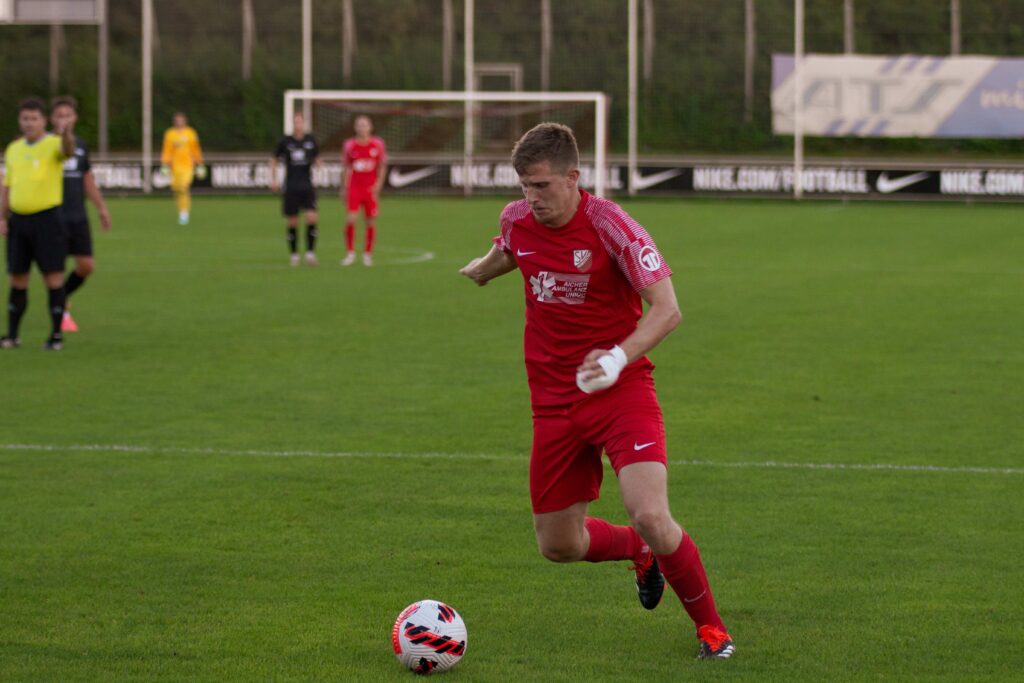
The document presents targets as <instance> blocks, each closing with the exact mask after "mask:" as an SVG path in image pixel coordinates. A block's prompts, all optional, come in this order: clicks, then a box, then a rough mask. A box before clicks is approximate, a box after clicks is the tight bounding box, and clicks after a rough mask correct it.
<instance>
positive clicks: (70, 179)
mask: <svg viewBox="0 0 1024 683" xmlns="http://www.w3.org/2000/svg"><path fill="white" fill-rule="evenodd" d="M90 168H92V166H91V165H90V164H89V148H88V146H86V144H85V140H83V139H82V138H79V137H76V138H75V155H74V156H73V157H71V158H69V159H67V160H65V161H64V203H63V204H61V207H60V211H61V215H62V216H63V217H64V220H65V221H84V220H86V213H85V174H86V172H88V171H89V169H90Z"/></svg>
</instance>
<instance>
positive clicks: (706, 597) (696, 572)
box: [657, 531, 725, 631]
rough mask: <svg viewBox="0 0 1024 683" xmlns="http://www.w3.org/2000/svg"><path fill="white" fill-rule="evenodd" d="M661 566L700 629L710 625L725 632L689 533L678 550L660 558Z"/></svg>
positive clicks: (684, 536) (662, 571) (698, 553)
mask: <svg viewBox="0 0 1024 683" xmlns="http://www.w3.org/2000/svg"><path fill="white" fill-rule="evenodd" d="M657 558H658V564H659V565H660V566H661V573H662V574H664V575H665V580H666V581H668V583H669V585H670V586H672V590H674V591H675V592H676V595H677V596H679V600H680V602H682V603H683V609H685V610H686V613H687V614H689V615H690V618H691V619H693V623H694V624H696V625H697V627H698V628H700V627H701V626H706V625H711V626H714V627H716V628H720V629H722V630H723V631H724V630H725V624H723V623H722V618H721V617H720V616H718V610H717V609H715V599H714V598H713V597H712V596H711V587H710V586H709V585H708V577H707V575H706V574H705V573H704V565H703V563H701V561H700V552H698V550H697V546H696V544H694V542H693V539H692V538H690V537H689V536H688V535H687V534H686V532H685V531H684V532H683V540H682V541H681V542H680V543H679V547H678V548H676V550H675V552H673V553H672V554H670V555H658V556H657Z"/></svg>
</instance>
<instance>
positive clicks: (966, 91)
mask: <svg viewBox="0 0 1024 683" xmlns="http://www.w3.org/2000/svg"><path fill="white" fill-rule="evenodd" d="M794 66H795V60H794V58H793V55H780V54H777V55H774V56H773V57H772V128H773V130H774V131H775V132H776V133H780V134H787V135H788V134H792V133H793V132H794V125H793V112H794V105H795V97H794V96H795V95H796V93H795V89H796V79H795V77H794V75H795V74H794ZM801 80H802V88H801V91H802V92H801V93H800V102H801V109H802V116H803V129H804V130H803V132H804V134H805V135H820V136H828V137H866V138H878V137H922V138H1019V137H1024V59H1000V58H997V57H928V56H921V55H904V56H900V57H866V56H861V55H821V54H811V55H806V56H805V57H804V60H803V66H802V78H801Z"/></svg>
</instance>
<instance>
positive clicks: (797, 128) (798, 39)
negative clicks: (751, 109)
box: [793, 0, 804, 199]
mask: <svg viewBox="0 0 1024 683" xmlns="http://www.w3.org/2000/svg"><path fill="white" fill-rule="evenodd" d="M793 3H794V7H793V9H794V11H793V17H794V20H793V33H794V42H795V46H794V50H793V198H794V199H800V198H802V197H803V196H804V179H803V175H804V120H803V94H804V74H803V70H804V69H803V67H804V0H793Z"/></svg>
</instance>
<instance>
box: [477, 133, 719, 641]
mask: <svg viewBox="0 0 1024 683" xmlns="http://www.w3.org/2000/svg"><path fill="white" fill-rule="evenodd" d="M512 162H513V165H514V166H515V169H516V172H517V173H518V174H519V179H520V184H521V185H522V188H523V193H524V194H525V196H526V198H525V199H521V200H519V201H516V202H512V203H511V204H509V205H508V206H506V207H505V210H504V211H503V212H502V214H501V234H500V235H499V236H498V237H496V238H495V240H494V246H493V247H492V248H491V250H490V251H489V252H488V253H487V255H486V256H484V257H482V258H477V259H474V260H473V261H471V262H470V263H469V264H468V265H466V266H465V267H464V268H463V269H462V270H461V271H460V272H461V273H462V274H463V275H465V276H466V277H468V278H470V279H471V280H473V281H474V282H476V283H477V284H478V285H485V284H487V282H489V281H490V280H492V279H494V278H496V277H499V276H501V275H504V274H505V273H509V272H511V271H513V270H515V269H517V268H518V269H519V271H520V272H521V273H522V276H523V284H524V293H525V295H526V330H525V334H524V352H525V359H526V374H527V379H528V382H529V385H530V397H531V403H532V407H533V450H532V453H531V456H530V496H531V499H532V504H533V513H534V528H535V531H536V534H537V542H538V545H539V546H540V551H541V554H543V555H544V556H545V557H546V558H548V559H549V560H552V561H554V562H577V561H581V560H582V561H587V562H603V561H609V560H632V561H633V566H634V569H635V571H636V585H637V591H638V595H639V598H640V603H641V604H642V605H643V606H644V607H645V608H647V609H654V608H655V607H656V606H657V605H658V603H659V602H660V600H661V595H662V592H663V590H664V584H665V581H666V580H667V581H668V583H669V585H671V586H672V588H673V590H674V591H675V593H676V595H677V596H678V597H679V600H680V601H681V602H682V606H683V608H684V609H685V610H686V612H687V613H688V614H689V616H690V617H691V618H692V620H693V622H694V625H695V626H696V629H697V638H698V640H699V643H700V650H699V655H698V656H699V657H700V658H704V659H708V658H716V659H726V658H728V657H730V656H731V655H732V654H733V652H734V650H735V647H734V644H733V641H732V638H731V637H730V636H729V634H728V632H727V631H726V628H725V625H724V624H723V623H722V620H721V617H720V616H719V614H718V611H717V609H716V607H715V602H714V598H713V597H712V595H711V588H710V586H709V585H708V581H707V576H706V574H705V572H704V566H703V563H702V562H701V559H700V553H699V552H698V550H697V546H696V545H695V544H694V542H693V540H692V539H691V538H690V536H689V535H688V534H686V532H685V531H683V530H682V528H681V527H680V526H679V525H678V524H677V523H676V521H675V520H674V519H673V517H672V514H671V512H670V511H669V503H668V473H667V454H666V445H665V427H664V421H663V418H662V413H661V408H660V406H659V404H658V399H657V395H656V393H655V390H654V380H653V377H652V370H653V369H654V365H653V364H652V363H651V362H650V360H648V358H647V357H646V355H645V354H646V353H647V352H649V351H650V350H651V349H653V348H654V347H655V346H657V344H658V343H659V342H661V340H662V339H664V338H665V336H666V335H668V333H669V332H671V331H672V330H673V329H674V328H675V327H676V326H677V325H678V324H679V322H680V320H681V314H680V313H679V306H678V304H677V302H676V295H675V290H674V288H673V286H672V280H671V277H670V276H671V274H672V272H671V270H670V269H669V267H668V265H667V264H666V263H665V260H664V258H663V257H662V255H661V252H660V251H659V250H658V247H657V245H656V244H655V243H654V240H652V239H651V237H650V235H649V234H648V233H647V231H646V230H644V228H643V227H642V226H641V225H640V224H639V223H637V222H636V221H635V220H634V219H633V218H632V217H631V216H630V215H629V214H627V213H626V212H625V211H624V210H623V209H622V208H621V207H620V206H618V205H617V204H615V203H613V202H610V201H607V200H604V199H601V198H599V197H594V196H591V195H590V194H588V193H587V192H585V191H583V190H580V189H579V187H578V181H579V176H580V172H579V151H578V149H577V146H576V140H575V138H574V137H573V134H572V131H571V130H570V129H569V128H567V127H566V126H563V125H560V124H556V123H543V124H540V125H538V126H536V127H534V128H533V129H531V130H530V131H528V132H527V133H526V134H525V135H523V137H522V138H521V139H520V140H519V142H518V143H516V146H515V148H514V150H513V153H512ZM642 301H646V302H647V304H648V309H647V312H646V313H644V312H643V304H642ZM602 451H603V452H605V453H607V454H608V459H609V461H610V462H611V465H612V468H613V469H614V470H615V473H616V475H617V477H618V480H619V488H620V490H621V493H622V500H623V504H624V506H625V508H626V512H627V513H628V514H629V519H630V522H631V526H616V525H614V524H610V523H609V522H607V521H605V520H603V519H597V518H594V517H588V516H587V507H588V504H589V503H590V501H592V500H596V499H597V498H598V495H599V493H600V486H601V479H602V474H603V469H602V464H601V454H602Z"/></svg>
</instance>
